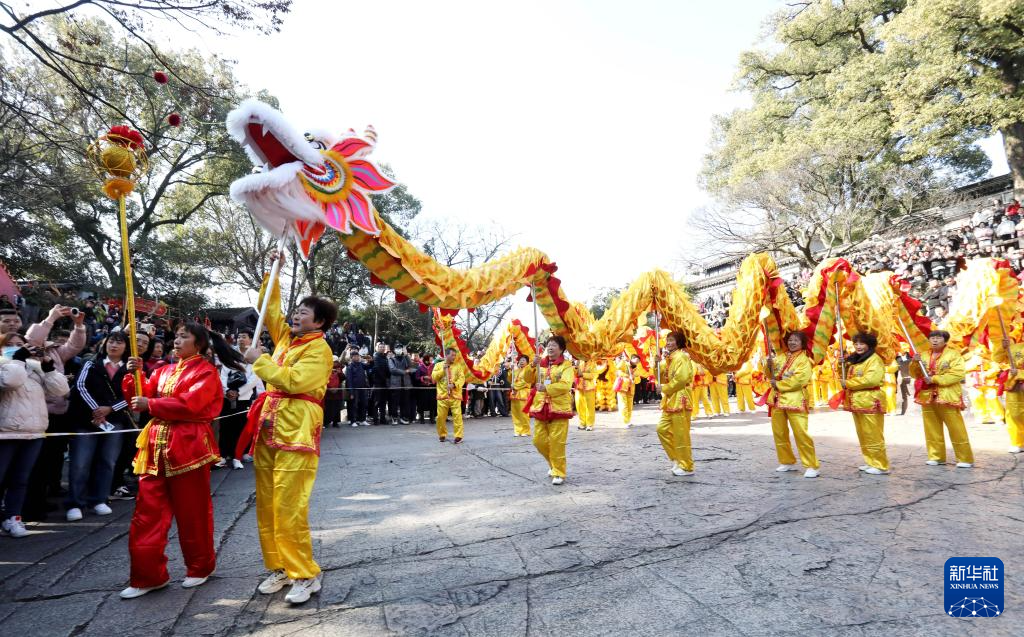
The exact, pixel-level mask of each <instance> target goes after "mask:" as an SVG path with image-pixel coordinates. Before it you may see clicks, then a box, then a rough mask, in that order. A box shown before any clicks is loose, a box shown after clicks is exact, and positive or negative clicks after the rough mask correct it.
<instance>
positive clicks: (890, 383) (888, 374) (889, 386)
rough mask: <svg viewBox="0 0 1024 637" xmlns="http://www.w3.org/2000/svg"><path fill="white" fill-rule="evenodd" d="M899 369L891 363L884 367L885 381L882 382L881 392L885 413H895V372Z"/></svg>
mask: <svg viewBox="0 0 1024 637" xmlns="http://www.w3.org/2000/svg"><path fill="white" fill-rule="evenodd" d="M899 369H900V366H899V364H898V363H897V362H896V361H893V362H891V363H889V364H888V365H886V367H885V379H884V380H883V381H882V390H883V391H884V392H885V413H886V414H895V413H896V372H898V371H899Z"/></svg>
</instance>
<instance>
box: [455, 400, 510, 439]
mask: <svg viewBox="0 0 1024 637" xmlns="http://www.w3.org/2000/svg"><path fill="white" fill-rule="evenodd" d="M449 413H451V415H452V424H454V425H455V427H454V429H455V437H456V438H461V437H462V402H461V401H458V400H439V401H437V437H438V438H447V437H448V414H449ZM527 432H529V428H527Z"/></svg>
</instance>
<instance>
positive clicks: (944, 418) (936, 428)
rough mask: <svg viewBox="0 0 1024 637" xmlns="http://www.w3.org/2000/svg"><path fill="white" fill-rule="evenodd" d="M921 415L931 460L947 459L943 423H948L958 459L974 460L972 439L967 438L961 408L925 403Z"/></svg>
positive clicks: (947, 426) (947, 427)
mask: <svg viewBox="0 0 1024 637" xmlns="http://www.w3.org/2000/svg"><path fill="white" fill-rule="evenodd" d="M921 415H922V416H923V418H924V442H925V445H927V447H928V459H929V460H936V461H938V462H945V461H946V438H945V435H944V432H943V430H942V425H946V429H948V430H949V441H950V443H952V445H953V454H954V455H955V456H956V461H957V462H970V463H973V462H974V452H973V451H971V441H970V440H969V439H968V438H967V427H966V426H965V425H964V415H963V414H962V413H960V410H959V409H957V408H956V407H942V406H939V405H924V406H922V407H921Z"/></svg>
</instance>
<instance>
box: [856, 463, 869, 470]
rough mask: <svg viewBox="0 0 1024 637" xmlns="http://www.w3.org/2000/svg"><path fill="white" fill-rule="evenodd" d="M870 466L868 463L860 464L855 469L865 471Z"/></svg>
mask: <svg viewBox="0 0 1024 637" xmlns="http://www.w3.org/2000/svg"><path fill="white" fill-rule="evenodd" d="M870 468H871V467H869V466H868V465H866V464H862V465H861V466H859V467H857V470H858V471H867V470H868V469H870Z"/></svg>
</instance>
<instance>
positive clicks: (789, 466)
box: [775, 464, 797, 473]
mask: <svg viewBox="0 0 1024 637" xmlns="http://www.w3.org/2000/svg"><path fill="white" fill-rule="evenodd" d="M775 470H776V471H778V472H779V473H782V472H784V471H796V470H797V466H796V465H795V464H780V465H779V466H778V467H776V468H775Z"/></svg>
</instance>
